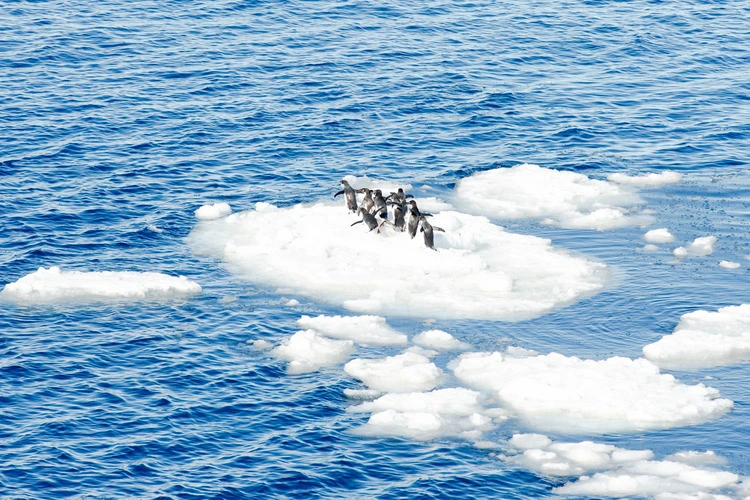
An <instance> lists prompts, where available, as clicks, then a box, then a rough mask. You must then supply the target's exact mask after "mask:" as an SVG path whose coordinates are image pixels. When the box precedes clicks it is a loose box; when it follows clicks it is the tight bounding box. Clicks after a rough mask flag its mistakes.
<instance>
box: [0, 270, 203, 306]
mask: <svg viewBox="0 0 750 500" xmlns="http://www.w3.org/2000/svg"><path fill="white" fill-rule="evenodd" d="M200 292H201V286H200V285H199V284H198V283H195V282H194V281H190V280H189V279H187V278H185V277H184V276H179V277H176V276H169V275H167V274H161V273H154V272H135V271H94V272H83V271H62V270H60V268H59V267H54V266H53V267H50V268H44V267H40V268H39V269H38V270H36V271H35V272H33V273H31V274H27V275H26V276H23V277H22V278H19V279H18V280H17V281H15V282H13V283H8V284H7V285H5V287H3V289H2V291H0V300H7V301H11V302H15V303H18V304H37V303H42V304H44V303H52V302H87V301H96V300H124V299H132V300H149V299H151V300H160V299H170V298H181V297H188V296H191V295H195V294H197V293H200Z"/></svg>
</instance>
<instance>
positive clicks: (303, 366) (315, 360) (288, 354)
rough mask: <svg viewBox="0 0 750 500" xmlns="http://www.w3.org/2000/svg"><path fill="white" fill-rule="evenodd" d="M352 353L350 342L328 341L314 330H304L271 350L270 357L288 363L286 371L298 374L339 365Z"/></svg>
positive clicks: (352, 343) (352, 348) (352, 345)
mask: <svg viewBox="0 0 750 500" xmlns="http://www.w3.org/2000/svg"><path fill="white" fill-rule="evenodd" d="M353 352H354V342H352V341H351V340H333V339H328V338H325V337H323V336H322V335H320V334H318V333H317V332H315V331H314V330H304V331H299V332H297V333H295V334H294V335H292V337H291V338H290V339H289V340H287V341H285V342H284V343H283V344H282V345H280V346H278V347H276V348H275V349H273V350H272V351H271V355H273V356H275V357H277V358H280V359H284V360H287V361H289V365H288V367H287V371H288V372H289V373H291V374H298V373H307V372H312V371H316V370H318V369H320V368H321V367H323V366H330V365H335V364H338V363H341V362H343V361H344V360H345V359H346V358H348V357H349V355H350V354H351V353H353Z"/></svg>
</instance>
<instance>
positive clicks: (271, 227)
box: [188, 201, 608, 320]
mask: <svg viewBox="0 0 750 500" xmlns="http://www.w3.org/2000/svg"><path fill="white" fill-rule="evenodd" d="M357 220H359V219H358V217H356V216H355V215H353V214H350V213H347V210H346V208H345V207H344V206H343V204H342V203H340V202H338V201H336V202H335V203H334V202H332V201H330V202H325V203H322V202H321V203H316V204H312V205H295V206H291V207H286V208H279V207H275V206H273V205H270V204H267V203H258V204H257V205H256V207H255V210H249V211H246V212H241V213H234V214H232V215H229V216H227V217H224V218H221V219H218V220H211V221H201V222H199V223H198V224H197V225H196V227H195V228H194V229H193V231H192V232H191V233H190V235H189V236H188V243H189V244H190V245H191V247H192V249H193V251H194V252H196V253H197V254H200V255H210V256H213V257H215V258H217V259H221V260H222V261H224V262H225V263H226V265H227V266H228V268H229V269H230V270H231V271H233V272H235V273H238V274H240V275H242V276H244V277H246V278H248V279H250V280H253V281H254V282H257V283H259V284H262V285H266V286H270V287H280V288H284V289H285V292H287V293H295V294H299V295H306V296H309V297H313V298H315V299H318V300H322V301H326V302H329V303H332V304H336V305H340V306H343V307H345V308H346V309H349V310H351V311H354V312H357V313H360V314H378V315H395V316H410V317H425V318H436V319H454V318H470V319H490V320H520V319H527V318H531V317H535V316H539V315H541V314H545V313H547V312H549V311H551V310H553V309H555V308H557V307H560V306H563V305H568V304H570V303H572V302H575V301H576V300H578V299H580V298H581V297H584V296H587V295H589V294H592V293H595V292H597V291H599V290H601V289H602V288H603V286H604V285H605V282H606V280H607V275H608V271H607V267H606V266H605V265H604V264H602V263H598V262H594V261H591V260H588V259H585V258H583V257H580V256H574V255H572V254H570V253H568V252H565V251H562V250H558V249H555V248H553V247H552V245H551V243H550V241H549V240H546V239H542V238H537V237H534V236H527V235H520V234H514V233H510V232H507V231H505V230H503V228H501V227H498V226H496V225H494V224H492V223H490V222H489V221H488V220H487V219H486V218H485V217H477V216H472V215H467V214H462V213H459V212H452V211H444V212H440V213H436V214H435V216H434V217H431V218H430V222H431V224H432V225H433V226H438V227H441V228H443V229H444V230H445V232H444V233H441V232H436V233H435V246H436V247H437V248H438V250H439V251H437V252H436V251H433V250H431V249H429V248H427V247H425V245H424V243H423V241H422V236H421V234H419V233H417V237H416V238H415V239H413V240H412V239H410V238H409V236H408V235H407V233H401V232H396V231H394V230H392V229H391V228H388V227H383V228H382V230H381V233H380V234H378V233H376V232H375V231H372V232H368V230H367V227H366V226H365V225H364V224H358V225H356V226H353V227H352V226H351V224H352V223H353V222H355V221H357Z"/></svg>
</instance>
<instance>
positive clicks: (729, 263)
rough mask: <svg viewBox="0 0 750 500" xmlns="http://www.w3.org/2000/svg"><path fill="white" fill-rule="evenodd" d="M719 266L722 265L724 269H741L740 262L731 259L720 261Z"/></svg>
mask: <svg viewBox="0 0 750 500" xmlns="http://www.w3.org/2000/svg"><path fill="white" fill-rule="evenodd" d="M719 267H722V268H724V269H739V267H740V263H739V262H732V261H730V260H722V261H721V262H719Z"/></svg>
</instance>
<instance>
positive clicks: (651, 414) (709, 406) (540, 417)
mask: <svg viewBox="0 0 750 500" xmlns="http://www.w3.org/2000/svg"><path fill="white" fill-rule="evenodd" d="M449 367H450V368H452V369H453V373H454V375H455V376H456V377H457V378H458V380H460V381H461V382H463V384H465V385H467V386H468V387H470V388H472V389H476V390H481V391H485V392H486V393H487V394H488V395H489V396H491V397H493V398H495V400H496V402H497V403H498V404H500V406H502V407H504V408H505V409H507V410H508V411H509V412H510V413H511V415H512V416H516V417H517V418H519V419H520V420H521V421H523V422H524V423H525V424H526V425H528V426H529V427H531V428H534V429H538V430H542V431H550V432H551V431H560V432H567V433H588V434H592V433H605V432H636V431H644V430H652V429H666V428H671V427H678V426H685V425H691V424H698V423H702V422H706V421H708V420H712V419H714V418H717V417H719V416H720V415H722V414H724V413H725V412H727V411H729V410H730V409H731V408H732V406H733V403H732V401H730V400H728V399H722V398H719V393H718V391H717V390H715V389H712V388H710V387H706V386H704V385H703V384H697V385H685V384H682V383H680V382H679V381H677V380H676V379H675V378H674V377H673V376H672V375H669V374H662V373H660V372H659V368H658V367H657V366H656V365H655V364H653V363H651V362H650V361H648V360H646V359H635V360H632V359H629V358H623V357H612V358H609V359H606V360H601V361H595V360H582V359H579V358H577V357H567V356H563V355H561V354H557V353H551V354H547V355H544V356H529V357H522V358H517V357H511V356H509V355H507V354H502V353H499V352H495V353H468V354H464V355H462V356H461V357H459V358H458V359H457V360H455V361H454V362H452V363H451V364H450V365H449Z"/></svg>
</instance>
